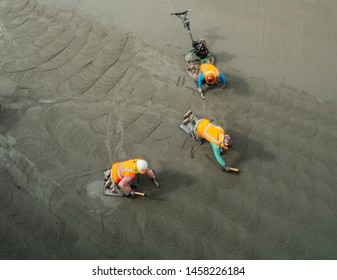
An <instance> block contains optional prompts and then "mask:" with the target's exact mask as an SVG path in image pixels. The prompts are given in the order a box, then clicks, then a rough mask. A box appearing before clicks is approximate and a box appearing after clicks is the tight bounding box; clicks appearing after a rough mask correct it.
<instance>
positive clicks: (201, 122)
mask: <svg viewBox="0 0 337 280" xmlns="http://www.w3.org/2000/svg"><path fill="white" fill-rule="evenodd" d="M183 119H184V120H183V122H182V123H183V124H184V125H186V126H187V127H188V128H189V129H190V131H191V133H190V135H191V137H192V138H193V139H196V140H198V141H199V142H200V143H203V141H205V140H207V141H208V142H209V143H210V144H211V146H212V149H213V153H214V156H215V158H216V160H217V161H218V163H219V164H220V165H221V167H222V170H223V171H226V172H230V171H231V169H230V167H229V166H227V165H226V163H225V161H224V160H223V159H222V157H221V155H222V153H223V152H224V151H227V150H229V149H230V148H231V147H232V138H231V137H230V136H229V135H228V134H227V133H226V131H225V129H224V128H222V127H221V126H216V125H214V124H212V123H211V122H210V121H209V120H207V119H199V118H197V117H196V116H195V115H194V114H193V113H192V111H191V110H190V111H188V112H187V113H186V114H185V115H184V116H183Z"/></svg>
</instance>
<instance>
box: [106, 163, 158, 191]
mask: <svg viewBox="0 0 337 280" xmlns="http://www.w3.org/2000/svg"><path fill="white" fill-rule="evenodd" d="M137 174H146V175H147V176H148V177H149V178H150V179H151V181H153V182H154V183H155V185H156V186H157V187H158V188H159V186H160V185H159V182H158V181H157V178H156V176H155V174H154V171H153V170H151V169H149V168H148V163H147V161H145V160H143V159H140V158H136V159H130V160H127V161H123V162H116V163H113V164H112V166H111V169H107V170H105V171H104V180H105V181H106V183H105V187H106V188H111V189H112V191H113V192H116V193H122V194H125V195H128V196H130V197H135V196H136V191H135V189H134V188H135V184H136V175H137Z"/></svg>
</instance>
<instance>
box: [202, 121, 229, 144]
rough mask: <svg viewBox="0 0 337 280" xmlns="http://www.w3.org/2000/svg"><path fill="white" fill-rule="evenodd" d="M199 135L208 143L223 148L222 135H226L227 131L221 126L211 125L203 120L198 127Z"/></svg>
mask: <svg viewBox="0 0 337 280" xmlns="http://www.w3.org/2000/svg"><path fill="white" fill-rule="evenodd" d="M197 132H198V135H199V136H200V137H202V138H204V139H206V140H207V141H208V142H210V143H213V144H214V145H217V146H218V147H220V146H221V142H220V135H221V134H225V130H224V129H223V128H222V127H220V126H215V125H214V124H211V122H210V121H209V120H206V119H203V120H202V121H201V122H200V123H199V124H198V127H197Z"/></svg>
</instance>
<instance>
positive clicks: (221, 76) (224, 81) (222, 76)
mask: <svg viewBox="0 0 337 280" xmlns="http://www.w3.org/2000/svg"><path fill="white" fill-rule="evenodd" d="M220 80H221V85H222V87H223V88H224V87H226V85H227V80H226V78H225V75H224V74H222V73H220Z"/></svg>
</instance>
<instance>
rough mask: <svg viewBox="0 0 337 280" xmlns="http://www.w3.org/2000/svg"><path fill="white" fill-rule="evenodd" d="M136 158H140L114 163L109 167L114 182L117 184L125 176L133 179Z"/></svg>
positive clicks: (135, 172) (135, 170) (135, 171)
mask: <svg viewBox="0 0 337 280" xmlns="http://www.w3.org/2000/svg"><path fill="white" fill-rule="evenodd" d="M138 160H140V158H136V159H130V160H127V161H123V162H117V163H114V164H113V165H112V167H111V177H112V179H113V180H114V182H115V183H116V184H118V183H119V182H120V181H121V180H122V179H123V178H124V177H126V176H130V177H131V178H132V180H134V179H135V177H136V174H137V173H138V170H137V166H136V164H137V161H138Z"/></svg>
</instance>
